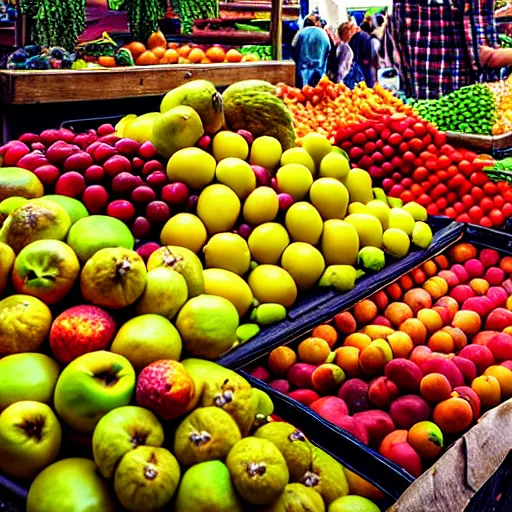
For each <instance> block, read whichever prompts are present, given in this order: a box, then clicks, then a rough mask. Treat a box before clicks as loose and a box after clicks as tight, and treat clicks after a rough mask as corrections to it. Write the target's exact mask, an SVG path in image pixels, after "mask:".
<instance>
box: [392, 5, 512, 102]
mask: <svg viewBox="0 0 512 512" xmlns="http://www.w3.org/2000/svg"><path fill="white" fill-rule="evenodd" d="M389 30H390V33H391V35H392V37H393V40H394V43H395V45H396V48H397V50H398V53H399V55H400V62H397V63H396V64H397V66H398V68H399V73H400V75H401V78H402V82H403V84H404V88H405V93H406V94H407V96H412V97H415V98H420V99H430V98H439V97H441V96H443V95H444V94H447V93H449V92H451V91H454V90H457V89H460V88H461V87H464V86H465V85H469V84H472V83H475V82H477V81H479V78H480V76H481V75H482V72H483V70H484V68H487V67H492V68H499V67H501V66H503V65H508V64H510V63H512V52H510V51H505V52H503V51H502V50H496V49H495V48H496V47H497V33H496V28H495V24H494V0H395V1H394V6H393V13H392V15H391V16H390V19H389Z"/></svg>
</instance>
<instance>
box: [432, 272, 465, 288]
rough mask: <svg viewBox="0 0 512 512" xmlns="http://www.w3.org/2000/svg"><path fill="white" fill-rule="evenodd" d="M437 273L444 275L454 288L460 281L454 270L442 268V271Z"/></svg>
mask: <svg viewBox="0 0 512 512" xmlns="http://www.w3.org/2000/svg"><path fill="white" fill-rule="evenodd" d="M437 275H438V276H439V277H442V278H443V279H444V280H445V281H446V283H447V284H448V286H449V287H450V288H453V287H454V286H457V285H458V284H459V283H460V281H459V278H458V277H457V274H456V273H455V272H453V270H441V272H439V274H437Z"/></svg>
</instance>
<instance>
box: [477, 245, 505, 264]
mask: <svg viewBox="0 0 512 512" xmlns="http://www.w3.org/2000/svg"><path fill="white" fill-rule="evenodd" d="M478 259H479V260H480V261H481V262H482V265H483V266H484V267H485V268H488V267H493V266H494V265H496V264H497V263H498V261H500V254H499V252H498V251H496V250H494V249H482V250H481V251H480V254H479V256H478Z"/></svg>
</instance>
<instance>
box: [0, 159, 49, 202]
mask: <svg viewBox="0 0 512 512" xmlns="http://www.w3.org/2000/svg"><path fill="white" fill-rule="evenodd" d="M43 194H44V188H43V184H42V183H41V182H40V181H39V179H38V178H37V176H36V175H35V174H34V173H33V172H30V171H28V170H26V169H22V168H21V167H2V172H1V173H0V202H1V201H3V200H4V199H7V198H9V197H12V196H19V197H24V198H26V199H34V198H37V197H41V196H42V195H43Z"/></svg>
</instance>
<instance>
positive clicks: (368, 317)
mask: <svg viewBox="0 0 512 512" xmlns="http://www.w3.org/2000/svg"><path fill="white" fill-rule="evenodd" d="M353 312H354V316H355V317H356V320H357V322H358V323H359V325H367V324H369V323H371V321H372V320H373V319H374V318H375V317H376V316H377V313H378V312H379V311H378V309H377V305H376V304H375V302H372V301H371V300H370V299H365V300H362V301H361V302H358V303H357V304H356V305H355V306H354V308H353Z"/></svg>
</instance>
